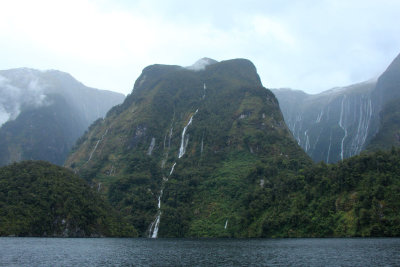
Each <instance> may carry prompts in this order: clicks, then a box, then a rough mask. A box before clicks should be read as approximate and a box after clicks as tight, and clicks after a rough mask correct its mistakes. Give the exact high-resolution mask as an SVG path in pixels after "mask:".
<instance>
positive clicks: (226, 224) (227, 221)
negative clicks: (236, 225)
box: [224, 219, 228, 229]
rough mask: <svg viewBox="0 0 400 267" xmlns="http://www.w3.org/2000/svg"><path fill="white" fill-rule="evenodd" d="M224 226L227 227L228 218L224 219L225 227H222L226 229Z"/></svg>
mask: <svg viewBox="0 0 400 267" xmlns="http://www.w3.org/2000/svg"><path fill="white" fill-rule="evenodd" d="M226 227H228V219H226V221H225V227H224V229H226Z"/></svg>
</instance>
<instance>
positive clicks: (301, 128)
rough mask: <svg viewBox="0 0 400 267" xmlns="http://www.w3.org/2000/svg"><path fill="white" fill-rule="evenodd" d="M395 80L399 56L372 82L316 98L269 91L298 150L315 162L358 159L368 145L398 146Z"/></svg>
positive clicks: (399, 70) (398, 83) (399, 73)
mask: <svg viewBox="0 0 400 267" xmlns="http://www.w3.org/2000/svg"><path fill="white" fill-rule="evenodd" d="M399 77H400V59H399V56H398V57H396V59H395V60H394V61H393V62H392V63H391V65H390V66H389V67H388V68H387V70H386V71H385V72H384V73H383V74H382V75H381V76H380V77H379V79H378V80H377V81H376V80H370V81H366V82H363V83H359V84H354V85H350V86H347V87H342V88H334V89H331V90H328V91H325V92H322V93H319V94H315V95H309V94H306V93H304V92H302V91H294V90H291V89H274V90H272V91H273V92H274V94H275V95H276V96H277V98H278V100H279V103H280V107H281V109H282V113H283V115H284V118H285V121H286V123H287V125H288V127H289V128H290V130H291V132H292V133H293V135H294V137H295V138H296V140H297V142H298V143H299V144H300V145H301V147H302V148H303V149H304V150H305V151H306V152H307V153H308V155H310V156H311V157H312V159H313V160H314V161H317V162H318V161H325V162H329V163H332V162H337V161H339V160H343V159H344V158H348V157H351V156H354V155H357V154H359V153H360V152H361V151H362V150H364V149H366V148H367V147H369V148H375V149H379V148H380V149H383V148H385V149H387V148H390V147H391V146H392V145H394V146H399V145H400V143H399V136H400V135H399V132H398V129H399V127H398V126H400V125H399V124H398V123H397V116H398V115H397V114H398V111H397V107H398V106H399V104H398V103H399V100H400V95H399V94H400V80H399V79H400V78H399ZM375 136H376V137H375ZM370 142H371V145H369V143H370ZM368 145H369V146H368Z"/></svg>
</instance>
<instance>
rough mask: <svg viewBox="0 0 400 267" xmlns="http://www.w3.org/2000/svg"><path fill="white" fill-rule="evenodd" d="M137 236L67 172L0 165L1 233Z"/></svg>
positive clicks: (28, 164) (40, 164)
mask: <svg viewBox="0 0 400 267" xmlns="http://www.w3.org/2000/svg"><path fill="white" fill-rule="evenodd" d="M9 235H13V236H72V237H89V236H136V235H137V232H136V230H134V228H133V227H132V226H129V225H128V224H127V223H125V220H123V219H122V218H121V216H119V215H118V213H117V212H116V211H114V210H113V209H112V208H111V207H110V205H109V204H107V203H106V202H105V201H104V200H103V199H102V198H101V197H100V196H99V195H98V194H97V193H96V192H95V191H94V190H92V189H91V188H90V187H89V185H88V184H87V183H86V182H85V181H84V180H83V179H81V178H79V177H78V176H76V175H74V174H73V173H72V172H71V171H69V170H67V169H64V168H62V167H58V166H55V165H52V164H50V163H47V162H44V161H24V162H21V163H15V164H12V165H9V166H6V167H2V168H0V236H9Z"/></svg>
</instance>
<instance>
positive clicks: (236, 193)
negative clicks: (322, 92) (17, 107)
mask: <svg viewBox="0 0 400 267" xmlns="http://www.w3.org/2000/svg"><path fill="white" fill-rule="evenodd" d="M203 63H206V64H203ZM197 65H199V64H197ZM74 151H75V152H74V153H73V154H72V155H71V156H70V157H69V158H68V160H67V161H66V166H68V167H70V168H72V169H73V170H74V171H75V172H77V173H79V174H80V175H82V176H83V177H84V178H86V179H87V180H89V181H91V182H92V183H93V184H95V185H98V186H99V187H101V190H102V192H103V193H104V194H105V195H106V196H107V197H108V199H109V201H110V202H111V203H112V205H113V206H114V207H116V208H117V209H119V210H120V211H121V212H122V213H123V214H125V216H126V217H127V218H129V220H130V222H131V223H132V225H133V226H134V227H135V228H136V229H138V230H139V233H140V235H142V236H148V237H158V236H164V237H165V236H175V237H177V236H240V235H246V234H244V233H245V231H246V227H247V226H248V225H247V224H246V223H244V221H243V220H244V219H245V217H246V216H245V210H246V207H245V205H243V202H244V199H246V195H247V194H250V193H249V192H252V191H253V190H256V189H257V188H263V187H264V185H266V184H268V183H269V182H268V181H267V180H265V179H261V178H260V176H259V175H256V174H255V173H257V166H263V168H264V167H265V168H267V167H268V166H269V168H270V169H269V171H268V173H269V177H275V176H277V175H279V173H280V171H281V170H282V169H290V168H291V169H292V170H295V169H298V168H300V166H303V165H304V164H308V163H309V162H310V161H309V159H308V157H307V156H306V155H305V153H304V152H303V151H302V150H301V149H300V147H299V146H298V145H297V144H296V142H295V140H294V139H293V138H292V137H291V136H290V133H289V131H288V129H287V127H286V125H285V123H284V121H283V117H282V114H281V112H280V110H279V107H278V102H277V100H276V98H275V96H274V95H273V94H272V93H271V92H270V91H269V90H267V89H265V88H264V87H262V85H261V82H260V79H259V76H258V75H257V72H256V68H255V66H254V65H253V64H252V63H251V62H250V61H248V60H244V59H236V60H228V61H223V62H215V61H213V60H206V62H202V64H201V68H197V67H196V68H194V67H189V68H183V67H180V66H166V65H152V66H149V67H147V68H145V69H144V70H143V72H142V74H141V75H140V77H139V78H138V79H137V81H136V82H135V87H134V89H133V91H132V94H131V95H129V96H128V97H127V98H126V100H125V101H124V103H123V104H122V105H120V106H117V107H115V108H113V109H112V110H111V111H110V112H109V113H108V115H107V117H106V118H105V119H104V120H102V121H97V122H96V123H95V124H93V125H92V126H91V127H90V129H89V131H88V133H87V134H85V135H84V136H83V137H82V138H81V139H80V140H79V141H78V143H77V147H76V148H75V150H74ZM263 168H260V169H259V172H263Z"/></svg>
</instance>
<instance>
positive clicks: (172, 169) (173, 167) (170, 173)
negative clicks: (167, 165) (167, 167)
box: [169, 162, 176, 176]
mask: <svg viewBox="0 0 400 267" xmlns="http://www.w3.org/2000/svg"><path fill="white" fill-rule="evenodd" d="M175 165H176V162H175V163H174V165H172V168H171V171H170V172H169V176H171V175H172V173H173V172H174V169H175Z"/></svg>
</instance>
